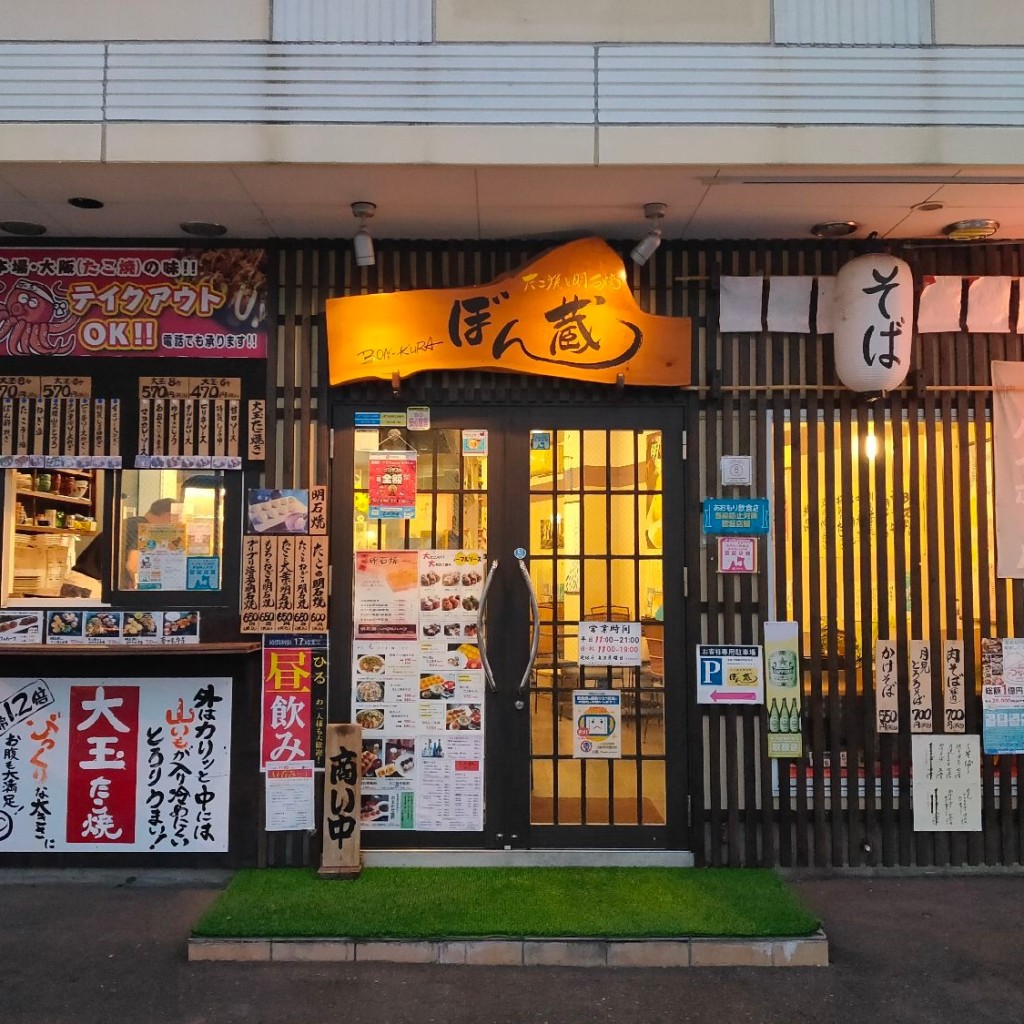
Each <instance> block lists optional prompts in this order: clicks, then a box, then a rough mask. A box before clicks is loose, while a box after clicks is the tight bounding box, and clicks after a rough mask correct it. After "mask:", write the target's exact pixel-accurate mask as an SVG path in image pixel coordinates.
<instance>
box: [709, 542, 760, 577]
mask: <svg viewBox="0 0 1024 1024" xmlns="http://www.w3.org/2000/svg"><path fill="white" fill-rule="evenodd" d="M718 571H719V572H724V573H737V574H743V573H748V574H749V573H756V572H757V538H756V537H719V538H718Z"/></svg>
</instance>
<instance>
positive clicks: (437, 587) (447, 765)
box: [352, 551, 486, 832]
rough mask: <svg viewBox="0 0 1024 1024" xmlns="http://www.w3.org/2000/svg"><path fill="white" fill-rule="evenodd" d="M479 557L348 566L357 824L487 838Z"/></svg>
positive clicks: (439, 556)
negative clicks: (359, 779) (357, 743)
mask: <svg viewBox="0 0 1024 1024" xmlns="http://www.w3.org/2000/svg"><path fill="white" fill-rule="evenodd" d="M484 561H485V558H484V553H483V552H480V551H390V552H389V551H361V552H357V553H356V555H355V576H354V595H353V597H354V601H353V606H354V617H355V622H354V628H353V637H354V639H353V644H352V721H353V722H355V723H356V724H357V725H360V726H362V730H363V749H362V774H363V786H362V796H361V808H360V814H361V822H362V827H363V828H370V829H417V830H420V831H445V832H456V831H480V830H482V829H483V792H484V790H483V758H484V749H483V735H484V703H485V702H484V694H485V691H486V685H485V682H484V674H483V665H482V662H481V659H480V649H479V647H478V645H477V636H476V628H477V627H476V622H477V613H478V611H479V608H480V598H481V594H482V590H483V578H484Z"/></svg>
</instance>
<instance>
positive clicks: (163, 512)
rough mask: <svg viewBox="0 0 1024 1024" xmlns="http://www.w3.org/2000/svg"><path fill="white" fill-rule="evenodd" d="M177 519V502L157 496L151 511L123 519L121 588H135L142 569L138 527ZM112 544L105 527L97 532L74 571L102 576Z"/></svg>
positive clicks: (86, 574)
mask: <svg viewBox="0 0 1024 1024" xmlns="http://www.w3.org/2000/svg"><path fill="white" fill-rule="evenodd" d="M177 521H178V517H177V515H175V512H174V502H173V501H172V500H171V499H170V498H157V500H156V501H154V502H153V504H152V505H150V506H149V510H148V511H147V512H146V514H145V515H142V516H131V517H130V518H129V519H126V520H125V521H124V526H123V530H124V534H123V541H124V543H123V545H122V551H123V552H124V558H123V559H122V561H121V570H120V574H119V577H118V588H119V589H120V590H135V589H136V585H135V581H136V578H137V576H138V572H139V526H140V525H143V524H147V523H148V524H150V525H153V526H169V525H171V524H172V523H176V522H177ZM109 544H110V532H109V531H108V530H102V531H100V533H98V534H97V535H96V537H95V538H94V540H93V542H92V543H91V544H90V545H89V546H88V547H87V548H86V549H85V551H83V552H82V555H81V557H80V558H79V559H78V561H76V562H75V564H74V567H73V568H72V572H74V573H82V574H83V575H84V576H89V577H91V578H92V579H94V580H102V579H103V552H104V550H105V549H106V548H107V546H108V545H109ZM62 596H66V597H71V596H85V595H77V594H75V595H73V594H71V593H70V592H68V593H67V594H62Z"/></svg>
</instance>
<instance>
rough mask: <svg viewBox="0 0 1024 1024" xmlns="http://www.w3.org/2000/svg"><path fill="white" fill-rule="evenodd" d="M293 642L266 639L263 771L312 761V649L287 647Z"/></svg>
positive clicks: (264, 658) (281, 639)
mask: <svg viewBox="0 0 1024 1024" xmlns="http://www.w3.org/2000/svg"><path fill="white" fill-rule="evenodd" d="M290 639H291V638H289V637H287V636H265V637H264V640H263V728H262V741H261V744H260V768H261V769H262V770H264V771H266V770H267V769H268V768H279V767H283V766H285V765H289V764H292V763H295V762H306V761H312V760H313V731H312V728H311V722H312V717H313V650H312V648H310V647H308V646H300V645H297V644H296V645H294V646H292V645H288V642H289V640H290ZM275 642H276V643H275Z"/></svg>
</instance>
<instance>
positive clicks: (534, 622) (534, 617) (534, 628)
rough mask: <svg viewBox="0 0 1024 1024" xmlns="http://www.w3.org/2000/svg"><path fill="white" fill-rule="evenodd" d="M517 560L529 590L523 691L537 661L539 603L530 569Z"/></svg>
mask: <svg viewBox="0 0 1024 1024" xmlns="http://www.w3.org/2000/svg"><path fill="white" fill-rule="evenodd" d="M518 561H519V571H520V572H521V573H522V574H523V579H524V580H526V589H527V590H528V591H529V592H530V632H531V636H530V660H529V662H528V663H527V665H526V671H525V672H524V673H523V678H522V679H521V680H520V681H519V693H523V692H524V691H525V690H526V687H527V685H528V684H529V682H530V674H531V673H532V672H533V666H534V665H535V664H536V662H537V651H539V650H540V605H538V604H537V591H536V590H534V589H533V580H532V579H530V570H529V569H527V568H526V563H525V562H524V561H523V560H522V559H521V558H520V559H518ZM516 706H517V707H518V705H516Z"/></svg>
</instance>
